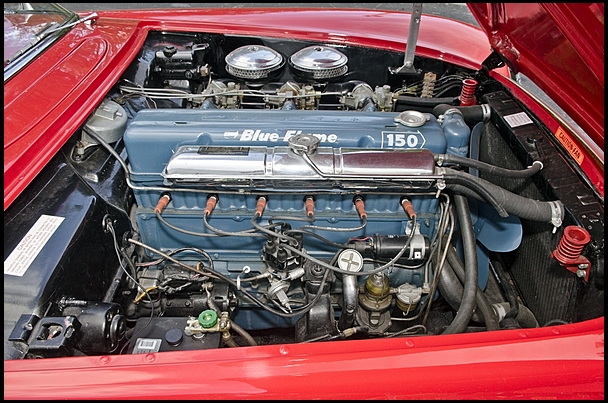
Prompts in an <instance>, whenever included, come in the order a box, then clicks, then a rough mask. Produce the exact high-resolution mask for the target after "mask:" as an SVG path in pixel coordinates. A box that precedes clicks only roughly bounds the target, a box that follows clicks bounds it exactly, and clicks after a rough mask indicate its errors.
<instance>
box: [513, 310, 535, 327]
mask: <svg viewBox="0 0 608 403" xmlns="http://www.w3.org/2000/svg"><path fill="white" fill-rule="evenodd" d="M515 320H516V321H517V323H519V325H520V326H521V327H523V328H524V329H528V328H534V327H538V321H537V320H536V317H535V316H534V314H533V313H532V311H531V310H530V309H529V308H528V307H527V306H525V305H520V307H519V313H518V314H517V316H515Z"/></svg>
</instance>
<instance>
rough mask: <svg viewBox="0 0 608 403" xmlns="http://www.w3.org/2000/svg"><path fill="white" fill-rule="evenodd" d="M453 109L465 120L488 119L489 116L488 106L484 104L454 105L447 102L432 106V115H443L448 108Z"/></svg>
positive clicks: (479, 120) (477, 120)
mask: <svg viewBox="0 0 608 403" xmlns="http://www.w3.org/2000/svg"><path fill="white" fill-rule="evenodd" d="M450 109H455V110H457V111H458V112H459V113H460V114H461V115H462V118H463V119H464V120H465V121H466V122H481V121H482V120H488V119H489V118H490V113H491V112H490V107H489V106H488V105H486V104H482V105H473V106H454V105H449V104H447V103H442V104H439V105H437V106H435V107H434V108H433V115H435V117H439V116H441V115H445V113H446V112H447V111H448V110H450Z"/></svg>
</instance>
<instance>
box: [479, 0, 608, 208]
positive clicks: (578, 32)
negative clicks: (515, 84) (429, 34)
mask: <svg viewBox="0 0 608 403" xmlns="http://www.w3.org/2000/svg"><path fill="white" fill-rule="evenodd" d="M470 8H471V11H472V12H473V14H474V15H475V17H476V18H477V20H478V21H479V23H480V24H481V26H482V28H484V29H485V31H486V32H487V33H488V38H489V39H490V42H491V44H492V48H494V49H495V50H496V51H498V52H499V53H500V54H501V55H503V56H504V57H505V58H506V59H507V60H508V61H509V63H510V65H511V67H512V68H513V70H514V72H515V73H518V72H521V73H523V74H524V75H526V76H527V77H528V78H530V79H531V80H532V81H533V82H534V83H535V84H536V85H538V86H539V87H540V88H541V89H542V90H543V91H545V92H546V93H547V94H548V95H549V97H550V98H551V99H553V100H554V101H555V102H556V103H557V104H558V105H559V106H560V107H561V108H562V109H563V110H564V111H565V112H566V113H567V114H568V115H569V116H570V117H571V118H572V119H574V121H575V122H576V123H577V124H578V125H580V127H581V128H582V129H583V130H584V131H585V132H586V134H587V135H588V136H589V139H585V138H578V136H573V137H572V141H574V142H575V143H576V145H577V147H579V148H581V149H587V148H588V147H587V146H586V145H585V141H587V142H588V141H592V142H594V143H595V144H597V145H598V146H599V147H601V149H602V150H603V148H604V95H605V91H604V5H603V4H602V3H569V4H552V3H530V4H520V3H473V4H471V5H470ZM589 157H590V158H594V157H593V156H591V155H589ZM595 159H597V156H596V157H595ZM595 165H596V170H597V169H598V167H599V168H601V174H600V175H601V176H602V177H603V173H604V167H603V166H604V161H603V154H602V155H601V161H596V162H595ZM583 169H584V170H585V172H587V174H588V175H590V176H594V177H597V176H598V172H595V173H590V171H589V170H588V169H585V167H583ZM593 182H594V184H595V185H596V186H597V187H598V188H599V190H600V194H601V195H602V196H603V195H604V190H603V178H602V180H601V181H598V180H594V181H593ZM600 182H601V183H600Z"/></svg>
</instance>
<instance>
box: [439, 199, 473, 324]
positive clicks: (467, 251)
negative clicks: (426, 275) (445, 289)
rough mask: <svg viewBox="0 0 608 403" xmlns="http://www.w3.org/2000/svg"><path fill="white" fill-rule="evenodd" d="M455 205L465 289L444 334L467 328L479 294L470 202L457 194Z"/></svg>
mask: <svg viewBox="0 0 608 403" xmlns="http://www.w3.org/2000/svg"><path fill="white" fill-rule="evenodd" d="M454 206H455V207H456V214H457V216H458V222H459V223H460V234H461V236H462V244H463V248H464V262H465V269H464V274H465V278H464V291H463V293H462V302H461V304H460V308H459V309H458V312H457V313H456V316H455V317H454V320H452V323H450V326H448V327H447V329H445V331H444V332H443V334H454V333H462V332H463V331H464V330H465V329H466V327H467V324H468V323H469V320H470V319H471V316H472V315H473V311H474V310H475V305H476V296H477V249H476V246H475V232H474V230H473V222H472V221H471V212H470V210H469V202H468V201H467V198H466V196H463V195H460V194H455V195H454Z"/></svg>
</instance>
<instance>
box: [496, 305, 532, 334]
mask: <svg viewBox="0 0 608 403" xmlns="http://www.w3.org/2000/svg"><path fill="white" fill-rule="evenodd" d="M494 307H495V308H496V309H495V310H496V311H497V312H498V313H499V317H500V316H502V312H506V311H507V309H509V303H508V302H501V303H499V304H494ZM501 311H502V312H501ZM504 319H506V317H504V316H503V317H502V320H504ZM502 320H501V321H502ZM511 320H513V319H511ZM515 320H516V321H517V324H518V325H519V326H521V327H522V328H534V327H538V321H537V320H536V317H535V316H534V314H533V313H532V311H531V310H530V309H529V308H528V307H527V306H525V305H520V306H519V312H518V314H517V316H516V317H515Z"/></svg>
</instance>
